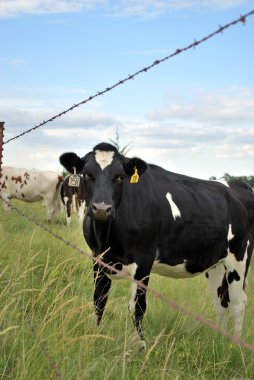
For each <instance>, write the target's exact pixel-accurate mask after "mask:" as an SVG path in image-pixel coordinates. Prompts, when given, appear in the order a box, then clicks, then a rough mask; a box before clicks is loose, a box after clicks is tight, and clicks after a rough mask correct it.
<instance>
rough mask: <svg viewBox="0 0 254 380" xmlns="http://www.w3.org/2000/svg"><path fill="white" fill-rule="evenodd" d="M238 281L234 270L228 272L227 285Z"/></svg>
mask: <svg viewBox="0 0 254 380" xmlns="http://www.w3.org/2000/svg"><path fill="white" fill-rule="evenodd" d="M234 280H235V281H239V280H240V276H239V274H238V273H237V271H236V270H233V272H229V275H228V283H229V284H231V283H232V282H233V281H234Z"/></svg>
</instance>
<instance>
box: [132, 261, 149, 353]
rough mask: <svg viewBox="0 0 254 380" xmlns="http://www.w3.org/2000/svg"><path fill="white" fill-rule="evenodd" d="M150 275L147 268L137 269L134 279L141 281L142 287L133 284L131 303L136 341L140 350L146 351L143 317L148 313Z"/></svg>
mask: <svg viewBox="0 0 254 380" xmlns="http://www.w3.org/2000/svg"><path fill="white" fill-rule="evenodd" d="M149 274H150V271H148V270H147V269H145V268H142V267H138V266H137V267H136V271H135V273H134V274H133V278H134V279H135V280H136V281H139V282H140V284H141V285H139V284H137V283H133V284H132V294H131V299H130V302H129V311H130V313H131V315H132V319H133V323H134V326H135V328H136V332H137V336H136V337H134V340H135V341H136V342H137V345H138V348H139V349H146V342H145V339H144V333H143V329H142V322H143V317H144V314H145V311H146V288H144V287H143V286H142V285H145V287H147V285H148V281H149Z"/></svg>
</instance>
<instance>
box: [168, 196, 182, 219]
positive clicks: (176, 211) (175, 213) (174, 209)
mask: <svg viewBox="0 0 254 380" xmlns="http://www.w3.org/2000/svg"><path fill="white" fill-rule="evenodd" d="M166 198H167V200H168V201H169V205H170V207H171V211H172V215H173V218H174V219H175V220H176V218H177V217H179V218H181V212H180V210H179V208H178V207H177V205H176V204H175V202H174V201H173V199H172V194H170V193H167V194H166Z"/></svg>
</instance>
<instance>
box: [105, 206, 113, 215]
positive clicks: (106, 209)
mask: <svg viewBox="0 0 254 380" xmlns="http://www.w3.org/2000/svg"><path fill="white" fill-rule="evenodd" d="M111 211H112V206H111V205H108V206H107V207H105V212H106V213H107V214H110V213H111Z"/></svg>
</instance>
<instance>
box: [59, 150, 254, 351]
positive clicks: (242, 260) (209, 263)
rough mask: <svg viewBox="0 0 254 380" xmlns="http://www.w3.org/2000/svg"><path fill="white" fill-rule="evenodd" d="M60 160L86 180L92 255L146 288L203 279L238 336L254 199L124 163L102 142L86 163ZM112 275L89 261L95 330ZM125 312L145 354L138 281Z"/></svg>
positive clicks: (69, 157)
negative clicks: (155, 282)
mask: <svg viewBox="0 0 254 380" xmlns="http://www.w3.org/2000/svg"><path fill="white" fill-rule="evenodd" d="M60 162H61V164H62V165H63V166H64V167H65V168H66V169H67V170H69V171H70V172H71V171H72V168H73V167H76V169H77V172H82V173H83V175H84V179H85V199H86V204H87V208H88V209H87V214H86V217H85V219H84V236H85V239H86V241H87V243H88V245H89V247H90V248H91V250H92V251H93V255H94V256H96V257H97V256H99V255H101V254H102V253H104V254H103V255H102V256H101V257H102V259H103V261H104V262H105V263H108V264H111V265H114V266H115V267H116V268H117V269H119V270H128V272H129V273H130V274H131V276H133V278H134V279H136V280H138V281H141V282H142V283H143V284H145V285H148V281H149V275H150V273H151V272H153V273H157V274H160V275H163V276H169V277H174V278H186V277H193V276H196V275H198V274H200V273H205V274H206V277H207V281H208V285H209V288H210V290H211V293H212V296H213V299H214V303H215V306H216V310H217V315H218V320H219V321H220V322H221V323H224V322H225V316H226V311H227V309H228V307H229V306H230V308H231V311H232V314H233V320H234V334H235V335H240V333H241V329H242V323H243V316H244V309H245V304H246V294H245V288H246V276H247V273H248V268H249V265H250V260H251V255H252V251H253V236H254V195H253V192H252V190H251V188H249V187H248V185H246V184H245V183H243V182H240V181H238V182H233V183H229V184H227V183H226V184H222V183H219V182H216V181H206V180H201V179H196V178H192V177H188V176H185V175H181V174H176V173H173V172H169V171H167V170H164V169H163V168H161V167H158V166H155V165H150V164H147V163H146V162H144V161H143V160H141V159H139V158H131V159H130V158H127V157H124V156H122V155H121V154H119V152H118V151H117V150H116V148H115V147H114V146H112V145H110V144H107V143H101V144H99V145H97V146H96V147H95V148H94V149H93V151H92V152H89V153H87V154H86V155H85V156H84V157H83V158H79V157H78V156H77V155H76V154H75V153H64V154H63V155H62V156H61V157H60ZM134 173H136V174H138V175H139V176H140V178H139V180H138V179H137V175H136V178H135V177H133V174H134ZM130 178H131V181H130ZM135 179H136V181H135ZM131 182H136V183H131ZM107 249H109V250H108V251H107V252H106V253H105V251H106V250H107ZM114 277H117V275H116V274H114V273H113V272H112V271H111V272H110V271H109V270H107V269H105V268H103V267H101V266H100V265H98V264H97V263H94V282H95V290H94V304H95V312H96V316H97V324H99V323H100V321H101V318H102V315H103V312H104V308H105V305H106V302H107V297H108V294H109V290H110V286H111V279H112V278H114ZM118 277H119V276H118ZM129 309H130V311H131V313H132V315H133V320H134V324H135V327H136V331H137V333H138V336H139V338H140V340H139V344H140V346H141V347H144V348H145V341H144V335H143V331H142V327H141V324H142V319H143V315H144V313H145V310H146V292H145V290H144V289H143V288H142V287H140V286H137V285H136V284H135V283H133V285H132V295H131V299H130V303H129Z"/></svg>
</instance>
